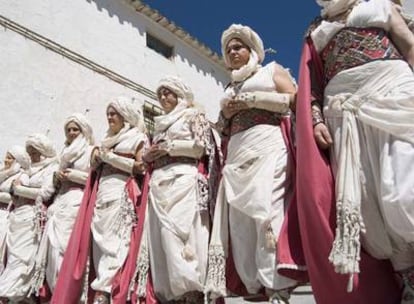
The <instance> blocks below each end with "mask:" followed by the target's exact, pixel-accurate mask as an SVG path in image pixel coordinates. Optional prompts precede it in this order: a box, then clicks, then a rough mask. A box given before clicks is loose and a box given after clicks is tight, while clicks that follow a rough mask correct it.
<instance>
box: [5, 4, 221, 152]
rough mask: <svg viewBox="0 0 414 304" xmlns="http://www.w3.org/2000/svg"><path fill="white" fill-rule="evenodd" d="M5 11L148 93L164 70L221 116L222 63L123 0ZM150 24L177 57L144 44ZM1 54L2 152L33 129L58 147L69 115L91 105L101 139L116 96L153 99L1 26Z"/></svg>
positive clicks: (210, 111) (28, 6) (7, 8)
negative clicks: (109, 104)
mask: <svg viewBox="0 0 414 304" xmlns="http://www.w3.org/2000/svg"><path fill="white" fill-rule="evenodd" d="M0 14H1V15H2V16H4V17H6V18H8V19H10V20H12V21H14V22H16V23H18V24H20V25H22V26H24V27H26V28H28V29H30V30H32V31H34V32H36V33H38V34H40V35H42V36H44V37H46V38H48V39H50V40H52V41H54V42H56V43H59V44H61V45H62V46H64V47H66V48H68V49H70V50H72V51H74V52H77V53H79V54H80V55H82V56H84V57H86V58H88V59H90V60H92V61H93V62H95V63H97V64H100V65H102V66H104V67H106V68H108V69H110V70H112V71H114V72H116V73H118V74H120V75H122V76H124V77H127V78H129V79H130V80H132V81H134V82H136V83H138V84H140V85H142V86H144V87H146V88H148V89H150V90H155V88H156V85H157V82H158V80H159V79H160V78H161V77H162V76H163V75H166V74H174V75H179V76H181V77H182V78H183V79H185V80H186V81H187V82H188V84H189V85H190V86H191V87H192V88H193V90H194V93H195V98H196V100H197V101H198V102H199V103H201V104H203V105H204V107H205V108H206V112H207V115H208V117H209V118H210V119H211V120H213V121H215V119H216V117H217V113H218V100H219V97H220V95H221V92H222V90H223V85H225V84H226V83H227V81H228V78H227V73H226V71H225V70H224V69H223V67H221V66H219V65H217V64H215V63H213V61H211V60H210V59H208V58H207V57H205V56H201V55H200V54H198V53H197V51H196V50H195V49H193V48H192V47H190V46H189V45H187V44H185V43H183V42H182V41H180V40H179V39H178V38H177V37H176V36H174V35H173V34H172V33H170V32H168V31H166V30H165V29H164V28H162V27H161V26H160V25H158V24H156V23H154V22H152V21H151V20H150V19H148V18H147V17H145V16H143V15H141V14H139V13H137V12H136V11H135V10H134V8H133V7H132V6H130V5H129V4H127V3H126V2H124V1H122V0H107V1H90V0H71V1H64V0H31V1H26V0H8V1H0ZM147 29H148V31H149V32H150V33H152V34H154V35H155V36H157V37H159V38H161V39H163V40H164V41H165V42H167V43H169V44H171V45H174V46H175V54H176V55H175V56H174V58H172V59H166V58H164V57H163V56H161V55H159V54H158V53H156V52H155V51H153V50H151V49H149V48H147V47H146V41H145V32H146V30H147ZM0 59H1V60H0V70H1V71H2V76H3V77H2V81H1V82H0V107H1V109H2V113H3V115H2V120H1V122H0V136H1V138H2V144H1V146H0V157H2V156H3V155H4V153H5V151H6V150H7V148H8V147H10V146H11V145H13V144H24V139H25V137H26V136H27V135H28V134H29V133H33V132H42V133H45V132H46V131H47V130H49V135H50V137H51V138H52V139H53V140H54V142H55V143H56V146H57V147H58V149H60V148H61V147H62V144H63V141H64V138H63V130H62V124H63V121H64V119H65V117H67V116H68V115H70V114H71V113H73V112H85V110H86V109H89V110H90V111H89V112H88V114H87V115H88V117H89V119H90V120H91V121H92V124H93V127H94V131H95V135H96V138H97V139H98V140H99V139H100V138H102V136H103V134H104V131H105V130H106V121H105V105H106V103H107V101H108V100H109V99H110V98H111V97H114V96H117V95H127V96H135V97H138V98H140V99H145V100H147V101H152V102H155V101H153V100H150V99H149V98H148V97H145V96H143V95H141V94H139V93H138V92H136V91H133V90H131V89H128V88H125V87H123V86H122V85H120V84H118V83H115V82H113V81H111V80H109V79H108V78H106V77H104V76H102V75H100V74H98V73H95V72H93V71H91V70H89V69H88V68H86V67H84V66H82V65H79V64H77V63H75V62H73V61H71V60H69V59H67V58H65V57H64V56H62V55H60V54H57V53H55V52H53V51H51V50H48V49H47V48H45V47H43V46H41V45H39V44H38V43H36V42H34V41H32V40H30V39H28V38H25V37H23V36H22V35H20V34H18V33H16V32H14V31H12V30H5V29H4V28H1V30H0Z"/></svg>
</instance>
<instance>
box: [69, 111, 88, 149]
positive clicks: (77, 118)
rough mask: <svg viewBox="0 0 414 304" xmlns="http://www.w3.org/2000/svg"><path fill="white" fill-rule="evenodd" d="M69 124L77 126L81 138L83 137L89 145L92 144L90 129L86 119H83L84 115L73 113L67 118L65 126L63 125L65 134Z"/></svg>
mask: <svg viewBox="0 0 414 304" xmlns="http://www.w3.org/2000/svg"><path fill="white" fill-rule="evenodd" d="M70 122H74V123H76V124H77V125H78V126H79V128H80V129H81V133H82V134H83V136H85V138H86V140H87V141H88V143H89V144H91V145H93V144H94V138H93V131H92V127H91V124H90V123H89V121H88V119H87V118H86V117H85V115H83V114H81V113H73V114H72V115H70V116H69V117H68V118H66V120H65V124H64V130H65V132H66V127H67V125H68V124H69V123H70Z"/></svg>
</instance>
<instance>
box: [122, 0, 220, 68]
mask: <svg viewBox="0 0 414 304" xmlns="http://www.w3.org/2000/svg"><path fill="white" fill-rule="evenodd" d="M127 2H130V3H131V5H132V6H133V7H134V8H135V10H136V11H137V12H139V13H141V14H143V15H145V16H147V17H148V18H150V19H151V20H152V21H154V22H156V23H158V24H159V25H160V26H162V27H163V28H165V29H166V30H167V31H169V32H171V33H172V34H174V35H175V36H177V37H178V38H179V39H181V40H182V41H184V42H185V43H187V44H188V45H190V46H191V47H193V48H195V49H196V50H198V51H199V52H200V53H201V54H203V55H204V56H206V57H207V58H209V59H210V60H212V61H213V62H214V63H216V64H218V65H219V66H220V67H221V68H223V69H226V65H225V63H224V61H223V58H222V57H221V56H220V55H218V54H217V53H216V52H214V51H213V50H211V49H210V48H209V47H208V46H207V45H205V44H204V43H202V42H201V41H199V40H198V39H197V38H195V37H193V36H191V35H190V33H188V32H187V31H185V30H184V29H183V28H182V27H180V26H178V25H176V24H175V23H174V22H173V21H170V20H169V19H168V18H167V17H165V16H163V15H162V14H161V13H160V12H159V11H157V10H156V9H153V8H151V7H150V6H149V5H148V4H145V3H143V2H142V1H141V0H127Z"/></svg>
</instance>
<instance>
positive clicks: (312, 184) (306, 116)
mask: <svg viewBox="0 0 414 304" xmlns="http://www.w3.org/2000/svg"><path fill="white" fill-rule="evenodd" d="M315 54H316V52H315V50H314V49H313V45H312V42H311V41H310V40H308V41H307V42H306V44H305V45H304V48H303V52H302V59H301V63H300V74H299V91H298V95H297V109H296V118H297V123H296V128H297V130H296V139H297V140H296V146H297V150H296V160H297V171H296V172H297V173H296V198H297V201H296V203H294V204H292V205H291V206H290V207H291V208H296V210H290V212H292V214H295V213H296V214H297V216H298V220H297V221H296V223H298V226H296V227H295V225H296V223H295V222H293V225H292V227H291V230H293V231H297V230H299V231H300V235H301V243H302V247H301V248H300V247H296V248H295V250H296V251H299V252H295V251H290V252H289V251H283V250H284V249H286V248H289V246H285V245H284V243H283V242H284V241H283V240H284V239H285V240H286V239H289V237H286V235H285V237H281V242H282V243H281V247H280V250H281V252H279V263H291V262H292V261H296V262H298V263H301V262H302V258H304V260H305V261H306V266H307V271H308V276H309V278H310V282H311V285H312V289H313V293H314V296H315V299H316V301H317V303H318V304H332V303H335V304H349V303H353V304H366V303H376V304H393V303H400V297H401V295H400V294H401V288H400V285H399V282H398V280H397V278H396V276H395V274H394V271H393V269H392V267H391V264H390V263H389V261H385V260H383V261H380V260H377V259H374V258H373V257H371V256H369V255H368V254H366V253H365V252H361V264H360V266H361V272H360V273H359V274H355V275H354V281H353V292H351V293H348V292H347V291H346V289H347V283H348V276H345V275H340V274H337V273H336V272H335V271H334V267H333V266H332V265H331V264H330V262H329V261H328V256H329V253H330V250H331V247H332V242H333V240H334V232H335V224H336V223H335V218H336V216H335V193H334V190H335V184H334V178H333V176H332V172H331V168H330V165H329V160H328V158H327V155H326V154H325V153H324V152H323V151H321V150H319V148H318V146H317V145H316V142H315V140H314V137H313V126H312V121H311V120H312V118H311V114H310V113H311V79H310V75H311V70H310V65H313V66H314V67H315V68H316V71H317V72H319V73H320V72H321V69H320V66H318V59H317V58H315V57H314V56H315ZM288 219H289V220H290V217H288ZM285 224H286V223H285ZM285 226H288V225H285ZM283 232H284V233H285V234H288V233H289V229H284V231H283ZM295 233H296V232H295ZM301 249H302V250H301ZM283 274H285V275H288V276H290V277H292V278H297V277H304V276H303V273H300V272H299V273H298V272H297V271H295V270H283Z"/></svg>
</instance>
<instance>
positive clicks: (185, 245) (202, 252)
mask: <svg viewBox="0 0 414 304" xmlns="http://www.w3.org/2000/svg"><path fill="white" fill-rule="evenodd" d="M183 112H185V113H186V114H184V115H182V116H181V117H180V118H178V119H177V120H175V121H174V122H173V123H172V124H171V125H170V126H169V127H168V128H167V129H166V130H165V131H164V132H163V134H161V135H159V136H158V137H157V136H156V138H155V140H154V144H157V141H159V140H167V141H168V140H185V141H194V140H195V137H196V134H194V133H193V130H192V127H193V126H192V123H191V121H192V120H193V119H194V118H195V117H196V116H197V115H200V114H199V112H198V111H197V110H196V109H191V108H187V109H185V110H183ZM200 144H202V143H200ZM203 148H205V146H203ZM199 179H200V174H199V173H198V168H197V164H196V163H195V162H194V164H183V163H179V162H178V163H172V164H169V165H166V166H164V167H161V168H158V169H155V170H154V171H153V173H152V176H151V181H150V191H149V207H148V222H149V229H148V233H149V236H148V240H149V256H150V265H151V274H152V278H153V284H154V290H155V293H156V295H157V298H159V299H160V300H161V301H169V300H173V299H178V298H180V297H181V296H183V295H184V294H186V293H188V292H192V291H200V292H202V291H203V286H204V282H205V277H206V270H207V253H208V238H209V224H208V212H207V210H205V209H204V210H203V211H201V208H200V207H201V201H202V198H201V193H200V191H199V187H198V185H199V184H198V182H199Z"/></svg>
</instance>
